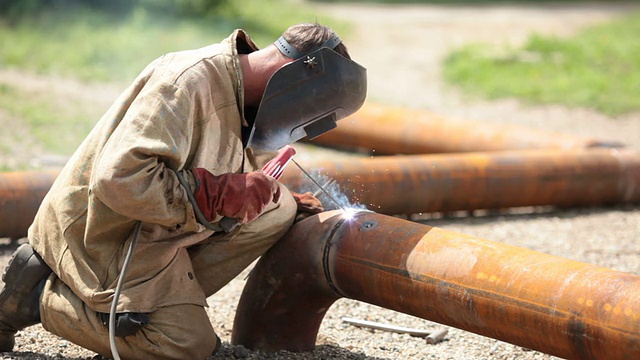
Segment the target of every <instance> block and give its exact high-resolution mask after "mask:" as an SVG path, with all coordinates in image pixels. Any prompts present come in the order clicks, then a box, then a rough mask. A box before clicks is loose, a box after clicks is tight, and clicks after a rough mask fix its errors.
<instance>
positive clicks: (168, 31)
mask: <svg viewBox="0 0 640 360" xmlns="http://www.w3.org/2000/svg"><path fill="white" fill-rule="evenodd" d="M314 21H318V22H320V23H323V24H326V25H329V26H331V27H333V28H334V29H335V30H336V31H338V32H339V33H340V34H345V33H347V32H348V27H347V25H345V24H344V23H341V22H337V21H335V20H333V19H331V18H328V17H326V16H318V15H317V14H316V13H315V12H313V11H312V10H310V9H309V8H308V7H306V6H304V5H302V4H300V2H298V1H292V0H272V1H268V2H265V1H261V0H243V1H241V2H239V1H232V0H90V1H89V0H83V1H80V0H0V69H4V70H10V69H13V70H17V71H25V72H28V73H35V74H39V75H45V76H56V77H63V78H74V79H78V80H80V81H82V82H85V83H92V84H96V83H97V84H109V85H110V86H112V87H113V85H114V84H115V86H119V87H121V88H124V87H125V86H126V85H127V84H128V83H129V82H131V81H132V80H133V79H134V78H135V76H136V75H137V74H138V73H139V72H140V71H141V70H142V69H143V68H144V67H145V66H146V65H147V64H148V63H149V62H151V61H152V60H153V59H155V58H156V57H158V56H161V55H163V54H165V53H167V52H171V51H179V50H185V49H193V48H198V47H201V46H206V45H209V44H212V43H216V42H219V41H220V40H222V39H223V38H226V37H227V36H228V35H229V34H230V33H231V32H232V31H233V30H234V29H236V28H242V29H245V30H247V31H248V32H249V34H250V35H251V37H252V38H253V40H254V41H256V43H257V44H258V45H259V46H260V47H263V46H266V45H267V44H269V43H270V42H272V41H274V40H275V39H276V38H277V37H278V36H279V35H280V34H281V33H282V31H284V30H285V29H286V27H288V26H289V25H292V24H295V23H299V22H314ZM105 110H106V108H96V107H95V106H94V107H93V108H91V109H87V106H81V104H78V99H73V98H64V99H60V98H57V97H56V96H52V94H50V93H47V91H46V90H43V89H34V88H32V87H29V86H24V87H23V86H17V85H16V84H12V83H7V82H6V81H3V79H2V78H1V77H0V125H2V122H1V119H2V118H3V117H4V118H11V119H16V120H14V123H13V124H12V127H14V126H18V127H22V128H27V129H28V131H22V132H21V133H29V134H30V136H31V137H32V139H31V141H32V142H34V143H37V144H38V145H40V146H42V147H43V149H44V151H47V152H51V153H54V154H60V155H64V156H67V155H70V154H71V153H72V152H73V151H74V150H75V149H76V148H77V146H78V145H79V144H80V142H81V141H82V140H83V139H84V137H85V136H86V134H88V132H89V131H90V129H91V128H92V127H93V125H94V124H95V122H96V121H97V120H98V119H99V118H100V116H101V115H102V113H103V112H104V111H105ZM5 126H7V124H5ZM10 151H11V148H10V146H6V145H5V146H0V157H2V156H6V154H8V153H9V152H10ZM21 166H22V165H21ZM24 166H27V167H28V166H29V165H27V164H25V165H24ZM12 169H15V168H13V167H11V168H6V166H5V169H4V170H12ZM0 170H2V165H1V164H0Z"/></svg>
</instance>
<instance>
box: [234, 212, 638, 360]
mask: <svg viewBox="0 0 640 360" xmlns="http://www.w3.org/2000/svg"><path fill="white" fill-rule="evenodd" d="M343 297H344V298H349V299H354V300H359V301H363V302H366V303H369V304H373V305H377V306H381V307H384V308H387V309H391V310H395V311H399V312H402V313H405V314H409V315H413V316H417V317H420V318H423V319H426V320H430V321H435V322H438V323H441V324H445V325H449V326H453V327H456V328H459V329H463V330H466V331H470V332H473V333H476V334H479V335H483V336H487V337H490V338H494V339H498V340H501V341H506V342H509V343H512V344H515V345H518V346H523V347H526V348H530V349H534V350H538V351H541V352H544V353H547V354H551V355H554V356H559V357H562V358H567V359H635V358H637V356H638V354H639V353H640V276H637V275H633V274H629V273H623V272H619V271H614V270H610V269H606V268H603V267H598V266H595V265H590V264H586V263H581V262H577V261H572V260H568V259H563V258H560V257H556V256H552V255H548V254H543V253H539V252H535V251H532V250H528V249H524V248H519V247H515V246H511V245H507V244H503V243H499V242H493V241H489V240H483V239H478V238H474V237H472V236H469V235H464V234H460V233H455V232H451V231H447V230H444V229H439V228H434V227H429V226H426V225H421V224H418V223H414V222H409V221H405V220H401V219H398V218H394V217H389V216H384V215H380V214H376V213H370V212H361V213H358V214H357V215H356V217H355V218H354V219H352V220H346V219H344V218H343V217H342V214H341V213H340V212H337V211H336V212H325V213H321V214H319V215H317V216H313V217H310V218H307V219H305V220H303V221H301V222H299V223H297V224H296V225H294V227H293V228H292V229H291V230H290V232H289V233H288V234H287V235H285V237H284V238H283V239H281V240H280V241H279V242H278V243H277V244H276V245H275V246H274V247H273V248H271V249H270V250H269V251H268V252H267V253H266V254H265V255H264V256H263V257H262V258H261V259H260V261H259V262H258V263H257V264H256V267H255V268H254V270H253V271H252V272H251V275H250V276H249V279H248V281H247V284H246V286H245V289H244V290H243V293H242V296H241V298H240V302H239V304H238V308H237V312H236V317H235V321H234V326H233V332H232V337H231V342H232V343H233V344H242V345H244V346H246V347H248V348H252V349H262V350H269V351H272V350H289V351H305V350H311V349H313V348H314V346H315V339H316V336H317V333H318V329H319V327H320V323H321V322H322V319H323V317H324V315H325V313H326V312H327V310H328V309H329V307H330V306H331V305H332V304H333V302H334V301H335V300H337V299H339V298H343Z"/></svg>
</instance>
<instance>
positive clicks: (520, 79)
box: [444, 13, 640, 116]
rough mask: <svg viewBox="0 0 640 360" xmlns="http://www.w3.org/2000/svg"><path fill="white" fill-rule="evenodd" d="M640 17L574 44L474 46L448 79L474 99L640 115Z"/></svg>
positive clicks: (535, 39) (542, 41)
mask: <svg viewBox="0 0 640 360" xmlns="http://www.w3.org/2000/svg"><path fill="white" fill-rule="evenodd" d="M638 34H640V13H636V14H631V15H628V16H627V17H624V18H621V19H617V20H614V21H611V22H608V23H606V24H602V25H598V26H594V27H591V28H589V29H586V30H584V31H583V32H581V33H580V34H577V35H576V36H574V37H572V38H570V39H559V38H554V37H543V36H537V35H535V36H532V37H530V38H529V39H528V41H527V43H526V44H525V45H524V46H523V47H521V48H518V49H514V48H506V47H492V46H488V45H481V44H476V45H470V46H467V47H465V48H463V49H461V50H459V51H457V52H454V53H452V54H451V55H450V56H449V57H448V58H447V59H446V62H445V70H444V76H445V78H446V79H447V80H448V81H450V82H451V83H453V84H456V85H459V86H460V87H462V88H463V89H464V90H466V91H468V92H469V93H472V94H477V95H481V96H485V97H488V98H490V99H498V98H505V97H517V98H520V99H523V100H525V101H527V102H530V103H534V104H545V103H546V104H550V103H553V104H563V105H567V106H579V107H588V108H593V109H595V110H598V111H600V112H602V113H605V114H608V115H612V116H615V115H620V114H624V113H628V112H631V111H637V110H640V96H639V95H640V41H638Z"/></svg>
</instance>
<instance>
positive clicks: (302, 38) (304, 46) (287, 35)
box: [282, 23, 351, 59]
mask: <svg viewBox="0 0 640 360" xmlns="http://www.w3.org/2000/svg"><path fill="white" fill-rule="evenodd" d="M331 35H333V30H331V28H330V27H328V26H324V25H320V24H318V23H304V24H297V25H293V26H291V27H289V28H288V29H287V30H286V31H285V32H284V33H283V34H282V36H283V37H284V39H285V40H287V42H288V43H289V44H291V46H293V47H295V48H296V49H298V50H300V51H302V52H305V51H307V50H309V49H311V48H313V47H314V46H320V45H322V44H323V43H324V42H325V41H327V39H329V38H330V37H331ZM333 50H334V51H335V52H337V53H338V54H340V55H342V56H344V57H346V58H347V59H351V56H349V52H348V51H347V47H346V46H345V45H344V44H343V43H342V42H341V43H340V44H338V46H336V48H335V49H333Z"/></svg>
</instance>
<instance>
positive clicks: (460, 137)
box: [312, 104, 622, 155]
mask: <svg viewBox="0 0 640 360" xmlns="http://www.w3.org/2000/svg"><path fill="white" fill-rule="evenodd" d="M312 142H313V143H315V144H320V145H325V146H330V147H336V148H341V149H350V150H353V149H366V150H367V151H370V152H371V151H375V154H377V155H384V154H431V153H449V152H476V151H499V150H518V149H552V148H554V149H575V148H587V147H598V146H607V147H621V146H622V144H620V143H617V142H604V141H599V140H596V139H588V138H580V137H573V136H568V135H563V134H557V133H553V132H546V131H541V130H533V129H529V128H526V127H520V126H515V125H504V124H491V123H487V122H482V123H479V122H470V121H460V120H452V119H447V118H444V117H442V116H439V115H436V114H434V113H431V112H428V111H425V110H417V109H406V108H394V107H383V106H380V105H374V104H365V106H363V107H362V108H361V109H360V110H359V111H358V112H356V113H355V114H353V115H351V116H350V117H348V118H345V119H343V120H340V124H339V126H338V127H337V128H336V129H334V130H332V131H329V132H327V133H326V134H324V135H322V136H320V137H318V138H316V139H314V140H313V141H312Z"/></svg>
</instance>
